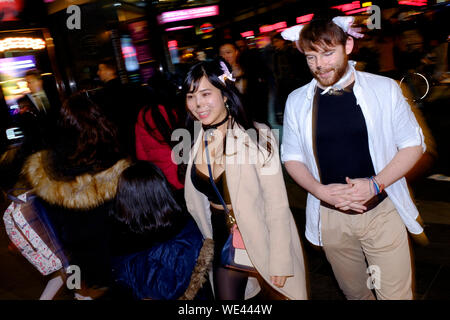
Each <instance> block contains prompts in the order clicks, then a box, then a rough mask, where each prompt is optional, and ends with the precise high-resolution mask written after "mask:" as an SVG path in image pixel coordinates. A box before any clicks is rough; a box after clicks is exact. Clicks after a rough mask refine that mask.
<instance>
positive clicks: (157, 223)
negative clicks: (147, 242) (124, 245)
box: [114, 161, 183, 234]
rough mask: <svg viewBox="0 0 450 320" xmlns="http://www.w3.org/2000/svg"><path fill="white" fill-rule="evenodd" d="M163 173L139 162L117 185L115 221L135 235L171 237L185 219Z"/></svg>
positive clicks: (148, 164)
mask: <svg viewBox="0 0 450 320" xmlns="http://www.w3.org/2000/svg"><path fill="white" fill-rule="evenodd" d="M182 213H183V208H182V207H181V206H180V205H179V204H178V203H177V201H176V199H175V196H174V194H173V192H172V189H171V187H170V185H169V182H168V181H167V179H166V177H165V176H164V174H163V173H162V171H161V170H160V169H159V168H158V167H157V166H155V165H154V164H152V163H150V162H147V161H137V162H136V163H135V164H133V165H131V166H130V167H128V168H127V169H125V170H124V171H123V172H122V175H121V176H120V178H119V183H118V186H117V194H116V202H115V214H114V216H115V218H116V219H117V220H118V221H120V222H122V223H125V224H126V225H128V227H129V229H130V230H131V231H132V232H134V233H139V234H142V233H147V232H153V233H156V234H170V233H171V231H172V230H173V229H174V228H175V226H178V225H179V224H180V223H181V222H180V220H182V217H183V215H182Z"/></svg>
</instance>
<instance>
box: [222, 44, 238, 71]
mask: <svg viewBox="0 0 450 320" xmlns="http://www.w3.org/2000/svg"><path fill="white" fill-rule="evenodd" d="M219 54H220V56H221V57H222V58H224V59H225V61H226V62H228V63H229V64H230V65H231V66H233V65H235V64H236V60H237V56H238V51H237V50H236V48H235V47H233V46H232V45H231V44H224V45H223V46H221V47H220V50H219Z"/></svg>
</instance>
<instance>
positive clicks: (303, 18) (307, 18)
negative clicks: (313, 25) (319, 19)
mask: <svg viewBox="0 0 450 320" xmlns="http://www.w3.org/2000/svg"><path fill="white" fill-rule="evenodd" d="M313 17H314V13H310V14H305V15H304V16H301V17H297V19H296V22H297V24H301V23H306V22H309V21H311V20H312V18H313Z"/></svg>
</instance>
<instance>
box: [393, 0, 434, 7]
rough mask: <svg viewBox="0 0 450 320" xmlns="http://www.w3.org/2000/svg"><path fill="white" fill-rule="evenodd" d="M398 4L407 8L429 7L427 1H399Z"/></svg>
mask: <svg viewBox="0 0 450 320" xmlns="http://www.w3.org/2000/svg"><path fill="white" fill-rule="evenodd" d="M398 4H403V5H406V6H417V7H422V6H426V5H427V1H426V0H425V1H420V0H419V1H399V2H398Z"/></svg>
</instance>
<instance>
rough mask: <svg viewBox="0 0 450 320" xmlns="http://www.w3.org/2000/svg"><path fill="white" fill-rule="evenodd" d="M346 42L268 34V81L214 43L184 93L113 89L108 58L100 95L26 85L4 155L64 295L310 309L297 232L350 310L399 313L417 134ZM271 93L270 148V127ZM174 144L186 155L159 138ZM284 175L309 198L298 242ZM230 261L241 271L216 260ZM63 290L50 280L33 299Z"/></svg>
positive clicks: (236, 52) (232, 47)
mask: <svg viewBox="0 0 450 320" xmlns="http://www.w3.org/2000/svg"><path fill="white" fill-rule="evenodd" d="M347 18H350V19H351V17H347ZM348 26H349V24H348V23H342V22H341V20H339V19H337V20H336V18H334V19H333V20H332V19H331V18H329V17H327V18H320V17H317V18H315V19H314V20H312V21H311V22H310V23H309V24H308V25H307V26H305V27H304V28H300V29H298V28H297V29H288V30H285V31H283V33H281V34H274V36H273V37H272V45H273V48H274V49H275V51H274V54H273V60H272V61H273V64H272V68H273V74H275V76H272V77H268V74H270V73H271V72H270V68H269V67H268V68H267V69H266V68H264V67H262V66H264V65H265V64H264V62H263V61H262V60H263V58H262V57H261V56H258V55H256V54H255V52H253V51H252V50H249V49H246V48H239V47H238V46H237V45H236V43H234V42H226V43H223V44H222V45H221V46H220V48H219V55H220V56H221V58H217V59H214V60H212V61H200V62H197V63H195V64H194V65H193V66H191V67H190V69H189V71H188V73H187V74H186V76H185V79H184V83H183V86H182V89H181V93H179V92H178V88H177V86H175V85H174V84H173V83H171V82H170V81H168V80H167V79H166V78H165V77H164V76H163V75H162V74H157V75H155V76H154V77H153V78H152V79H151V80H150V81H151V82H149V85H148V89H145V90H143V89H137V88H134V87H132V86H125V85H123V84H121V83H120V80H119V79H118V77H117V70H116V69H115V66H114V63H113V62H111V61H108V60H105V61H102V62H101V63H100V64H99V68H98V76H99V77H100V79H101V80H102V81H103V82H104V86H103V88H101V89H97V88H95V89H89V90H80V91H79V92H77V93H75V94H73V95H72V96H71V97H70V98H68V99H67V100H66V101H65V102H64V103H63V104H62V105H61V106H58V104H57V102H51V101H50V99H48V97H47V96H46V95H45V92H44V93H43V91H44V90H43V89H42V83H41V82H42V80H41V79H40V76H39V73H38V72H36V71H30V72H29V73H27V81H29V87H30V90H31V94H30V95H29V96H26V97H24V98H23V99H22V101H19V103H20V105H21V116H22V121H23V126H24V127H26V130H25V142H24V144H23V145H22V147H21V151H20V152H18V157H19V158H20V159H21V161H22V162H23V166H22V168H21V169H22V173H23V177H24V179H25V181H26V184H27V185H28V186H29V188H31V190H32V191H33V192H34V193H35V194H36V196H37V197H38V199H39V201H41V202H42V204H43V206H44V207H45V209H46V211H47V213H48V215H49V217H50V220H51V222H52V224H53V225H54V228H55V230H56V233H57V236H58V238H59V240H60V241H61V243H62V245H63V247H64V250H65V251H66V252H67V256H68V257H69V260H70V264H72V265H77V266H79V267H80V269H81V270H82V286H81V288H80V289H77V290H76V292H75V297H76V298H77V299H96V298H101V297H112V298H117V299H128V298H130V299H133V298H134V299H200V300H212V299H217V300H244V299H249V298H252V297H255V296H256V295H257V294H258V293H259V292H260V290H261V288H263V289H264V290H265V291H266V292H272V293H273V294H274V295H278V296H280V297H283V298H285V299H295V300H297V299H302V300H303V299H308V288H307V272H306V267H305V258H304V256H303V249H302V243H301V240H300V237H299V231H300V232H303V231H304V232H305V234H306V238H307V239H308V241H309V242H311V243H312V244H313V245H315V246H320V247H323V250H324V251H325V254H326V257H327V259H328V261H329V262H330V264H331V266H332V268H333V272H334V274H335V276H336V279H337V280H338V283H339V286H340V288H341V289H342V291H343V292H344V294H345V295H346V297H347V298H348V299H374V298H375V297H376V298H378V299H412V298H413V278H414V274H413V272H412V270H413V266H412V259H411V256H410V248H409V244H408V233H407V231H409V232H411V233H412V234H421V233H422V232H423V228H422V226H421V225H420V223H419V222H418V221H420V216H419V215H418V211H417V209H416V207H415V205H414V203H413V201H412V199H411V196H410V194H409V192H408V188H407V184H406V181H405V179H404V176H405V175H406V174H407V173H408V171H409V170H410V169H411V168H413V167H414V165H415V163H416V162H417V161H418V160H419V159H420V157H421V155H422V153H423V152H424V151H425V149H426V146H425V143H424V136H423V134H422V130H421V127H420V126H419V124H418V122H417V121H416V118H415V116H414V114H413V113H412V111H411V107H410V106H409V105H408V103H407V102H406V101H405V99H404V97H403V95H402V92H401V90H400V88H399V86H398V85H397V83H396V82H395V81H394V80H392V79H389V78H387V77H384V76H380V75H375V74H371V73H366V72H361V71H357V70H356V69H355V64H354V63H352V61H350V60H349V55H350V54H351V53H352V51H353V48H354V43H355V41H354V39H353V37H352V36H350V34H352V35H355V33H354V32H353V33H352V32H350V31H351V27H348ZM349 28H350V29H349ZM356 35H358V34H357V33H356ZM291 41H292V43H291ZM386 41H387V40H386ZM244 47H245V46H244ZM361 50H362V49H361V48H359V52H361ZM303 65H304V66H305V68H303V67H302V66H303ZM306 67H307V69H306ZM388 69H389V68H387V69H386V70H385V71H386V72H388V71H391V70H388ZM386 74H387V73H386ZM311 75H312V78H313V79H312V80H311V81H310V78H311ZM28 78H30V79H28ZM269 87H275V88H276V89H275V90H276V92H277V93H276V97H277V99H276V102H275V106H276V108H275V110H276V115H277V120H278V122H279V123H280V124H283V130H284V134H283V141H282V145H281V150H279V148H278V141H277V139H276V138H275V135H274V134H273V132H272V130H271V129H270V126H268V125H267V113H268V111H267V105H268V101H267V100H268V95H267V93H268V91H269V90H268V88H269ZM285 106H286V110H284V108H285ZM178 129H185V130H186V131H187V132H188V133H189V134H188V136H189V141H187V142H186V141H176V140H174V139H173V133H174V132H175V131H176V130H178ZM27 130H28V131H27ZM181 142H184V145H187V146H188V148H181V149H179V148H177V146H179V143H181ZM280 153H281V156H280ZM177 159H184V160H183V161H178V160H177ZM282 163H283V164H284V166H285V168H286V170H287V172H288V174H289V175H290V176H291V177H292V178H293V179H294V181H296V182H297V183H298V184H299V185H300V186H302V187H303V188H304V189H305V190H307V192H308V201H307V208H306V230H297V226H296V224H295V221H294V219H293V216H292V213H291V210H290V208H289V203H288V198H287V191H286V187H285V183H284V177H283V170H282ZM238 237H240V239H242V241H241V242H243V243H242V244H241V247H238V245H237V244H236V243H237V242H238V240H236V239H238ZM239 249H240V251H239ZM238 253H239V254H241V256H240V258H241V259H243V260H245V259H244V258H243V256H242V255H244V253H245V257H246V259H247V260H246V261H247V263H246V264H245V263H244V262H242V260H240V261H241V262H240V263H237V265H236V263H235V262H233V261H231V262H230V261H229V259H228V258H229V256H230V255H231V256H232V257H235V255H237V254H238ZM232 260H233V259H232ZM367 263H368V265H367ZM244 264H245V267H244ZM368 266H376V267H377V268H379V269H378V271H379V272H381V278H380V279H379V280H380V285H375V286H374V287H370V286H367V283H368V282H367V277H368V276H369V277H370V276H372V277H374V279H375V277H377V276H378V274H377V273H375V274H372V275H368V274H367V272H366V271H367V267H368ZM52 277H53V279H55V278H59V279H63V278H64V275H63V274H61V273H55V274H54V275H52ZM62 284H63V281H59V282H49V285H48V286H47V288H46V291H51V292H53V294H51V295H48V294H46V293H45V292H44V294H43V297H46V298H52V297H53V296H54V294H56V292H57V291H58V288H59V287H61V286H62ZM54 286H56V289H55V287H54ZM372 289H374V291H372ZM374 293H375V295H374Z"/></svg>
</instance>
